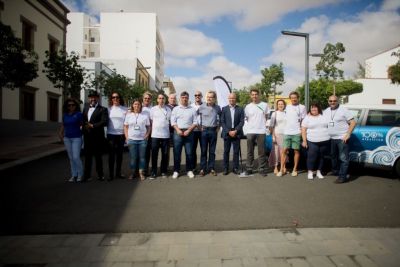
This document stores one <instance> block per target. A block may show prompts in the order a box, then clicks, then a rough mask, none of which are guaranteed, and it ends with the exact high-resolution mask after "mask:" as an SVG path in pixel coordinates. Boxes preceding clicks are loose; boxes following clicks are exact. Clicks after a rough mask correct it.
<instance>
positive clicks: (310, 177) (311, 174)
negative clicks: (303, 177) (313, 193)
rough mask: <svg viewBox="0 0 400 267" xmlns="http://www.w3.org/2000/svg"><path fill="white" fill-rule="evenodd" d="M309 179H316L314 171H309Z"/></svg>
mask: <svg viewBox="0 0 400 267" xmlns="http://www.w3.org/2000/svg"><path fill="white" fill-rule="evenodd" d="M307 179H308V180H312V179H314V174H313V172H312V171H308V175H307Z"/></svg>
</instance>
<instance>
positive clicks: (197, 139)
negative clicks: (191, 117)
mask: <svg viewBox="0 0 400 267" xmlns="http://www.w3.org/2000/svg"><path fill="white" fill-rule="evenodd" d="M201 105H203V94H202V93H201V91H199V90H197V91H196V92H195V93H194V102H193V103H192V104H191V106H192V107H193V108H194V109H195V111H196V113H197V121H198V122H199V124H200V123H201V119H202V118H201V116H200V114H199V108H200V107H201ZM201 142H202V140H201V128H200V125H197V127H196V128H194V129H193V148H192V151H193V170H194V171H196V168H197V146H198V145H200V150H201V146H202V144H201Z"/></svg>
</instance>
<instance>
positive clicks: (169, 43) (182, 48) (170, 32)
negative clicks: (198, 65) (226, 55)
mask: <svg viewBox="0 0 400 267" xmlns="http://www.w3.org/2000/svg"><path fill="white" fill-rule="evenodd" d="M163 39H164V43H165V51H166V53H167V54H168V55H171V56H175V57H201V56H205V55H208V54H219V53H222V52H223V49H222V44H221V42H220V41H218V40H217V39H214V38H210V37H207V36H206V35H204V33H202V32H200V31H195V30H190V29H187V28H170V29H166V30H164V31H163Z"/></svg>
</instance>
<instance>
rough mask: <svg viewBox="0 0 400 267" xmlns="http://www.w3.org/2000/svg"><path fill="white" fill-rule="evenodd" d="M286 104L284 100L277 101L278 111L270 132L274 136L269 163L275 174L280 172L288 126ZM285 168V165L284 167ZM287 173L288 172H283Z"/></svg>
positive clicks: (283, 171)
mask: <svg viewBox="0 0 400 267" xmlns="http://www.w3.org/2000/svg"><path fill="white" fill-rule="evenodd" d="M285 108H286V102H285V101H284V100H283V99H278V101H276V111H275V112H274V113H272V116H271V124H270V131H271V135H272V151H271V153H270V154H269V159H268V163H269V166H270V167H274V173H275V174H277V173H278V172H279V170H278V166H280V163H281V154H282V146H283V131H284V129H285V125H286V112H285ZM283 166H284V165H283ZM281 171H282V173H286V170H285V169H283V170H281Z"/></svg>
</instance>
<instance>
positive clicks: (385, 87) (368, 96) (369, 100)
mask: <svg viewBox="0 0 400 267" xmlns="http://www.w3.org/2000/svg"><path fill="white" fill-rule="evenodd" d="M356 82H359V83H362V84H363V87H364V89H363V92H362V93H359V94H353V95H350V96H349V102H348V104H367V105H381V104H382V99H396V104H397V105H400V86H399V85H394V84H391V83H390V80H388V79H357V80H356Z"/></svg>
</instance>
